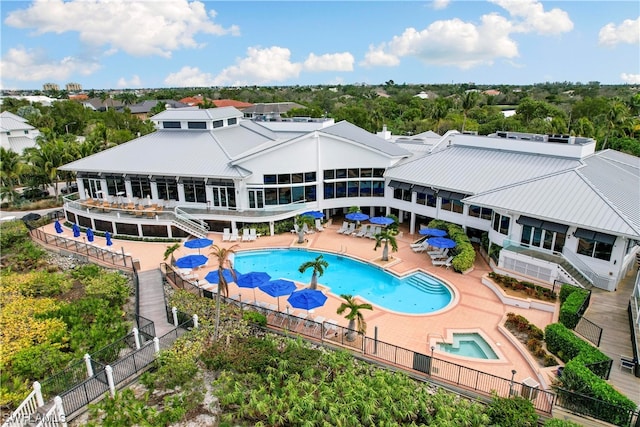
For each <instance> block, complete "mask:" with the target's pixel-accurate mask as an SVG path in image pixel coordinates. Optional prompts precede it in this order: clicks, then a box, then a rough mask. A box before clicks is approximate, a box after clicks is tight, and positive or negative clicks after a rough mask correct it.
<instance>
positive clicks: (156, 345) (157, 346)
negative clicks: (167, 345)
mask: <svg viewBox="0 0 640 427" xmlns="http://www.w3.org/2000/svg"><path fill="white" fill-rule="evenodd" d="M153 349H154V350H155V352H156V353H160V338H158V337H153Z"/></svg>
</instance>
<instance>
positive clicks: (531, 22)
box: [490, 0, 573, 35]
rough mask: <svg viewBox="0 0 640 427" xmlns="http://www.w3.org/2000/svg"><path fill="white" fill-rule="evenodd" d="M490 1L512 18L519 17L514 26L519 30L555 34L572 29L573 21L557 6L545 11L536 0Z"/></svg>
mask: <svg viewBox="0 0 640 427" xmlns="http://www.w3.org/2000/svg"><path fill="white" fill-rule="evenodd" d="M490 1H491V2H493V3H495V4H497V5H498V6H500V7H502V8H504V9H505V10H507V11H508V12H509V14H510V15H511V16H512V17H513V18H519V19H521V21H519V22H518V23H517V25H515V26H514V28H516V29H517V30H518V31H520V32H525V33H528V32H531V31H534V32H537V33H538V34H544V35H555V34H561V33H566V32H568V31H571V30H573V22H572V21H571V19H570V18H569V14H567V12H565V11H564V10H561V9H557V8H556V9H551V10H550V11H548V12H545V11H544V7H543V5H542V3H539V2H538V1H537V0H490Z"/></svg>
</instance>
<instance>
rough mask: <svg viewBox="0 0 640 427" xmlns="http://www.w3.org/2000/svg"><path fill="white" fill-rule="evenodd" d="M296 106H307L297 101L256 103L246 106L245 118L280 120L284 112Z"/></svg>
mask: <svg viewBox="0 0 640 427" xmlns="http://www.w3.org/2000/svg"><path fill="white" fill-rule="evenodd" d="M294 108H306V107H305V106H304V105H300V104H298V103H296V102H270V103H266V104H255V105H253V106H251V107H248V108H245V109H244V110H243V111H242V112H243V113H244V118H245V119H255V120H263V121H278V120H280V119H281V116H282V114H286V113H287V112H289V111H290V110H293V109H294Z"/></svg>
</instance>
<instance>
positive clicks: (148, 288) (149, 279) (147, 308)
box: [138, 268, 174, 337]
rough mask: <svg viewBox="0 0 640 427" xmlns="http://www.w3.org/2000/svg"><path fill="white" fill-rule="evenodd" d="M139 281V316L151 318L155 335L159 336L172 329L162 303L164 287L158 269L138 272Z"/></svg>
mask: <svg viewBox="0 0 640 427" xmlns="http://www.w3.org/2000/svg"><path fill="white" fill-rule="evenodd" d="M138 279H139V281H140V295H139V298H140V316H142V317H146V318H147V319H149V320H152V321H153V323H154V324H155V328H156V336H157V337H161V336H163V335H164V334H166V333H167V332H169V331H171V330H172V329H174V326H173V325H172V324H170V323H169V322H167V315H166V310H165V305H164V289H163V285H162V273H160V269H159V268H157V269H155V270H147V271H140V272H138Z"/></svg>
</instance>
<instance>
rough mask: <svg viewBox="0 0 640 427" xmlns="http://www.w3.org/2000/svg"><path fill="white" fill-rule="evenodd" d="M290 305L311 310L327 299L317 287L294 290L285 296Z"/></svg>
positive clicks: (321, 304)
mask: <svg viewBox="0 0 640 427" xmlns="http://www.w3.org/2000/svg"><path fill="white" fill-rule="evenodd" d="M287 301H289V304H291V307H295V308H302V309H305V310H307V311H308V310H312V309H314V308H316V307H321V306H323V305H324V303H325V302H326V301H327V296H326V295H325V294H323V293H322V292H321V291H319V290H317V289H309V288H306V289H301V290H299V291H295V292H294V293H292V294H291V295H289V298H287Z"/></svg>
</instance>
